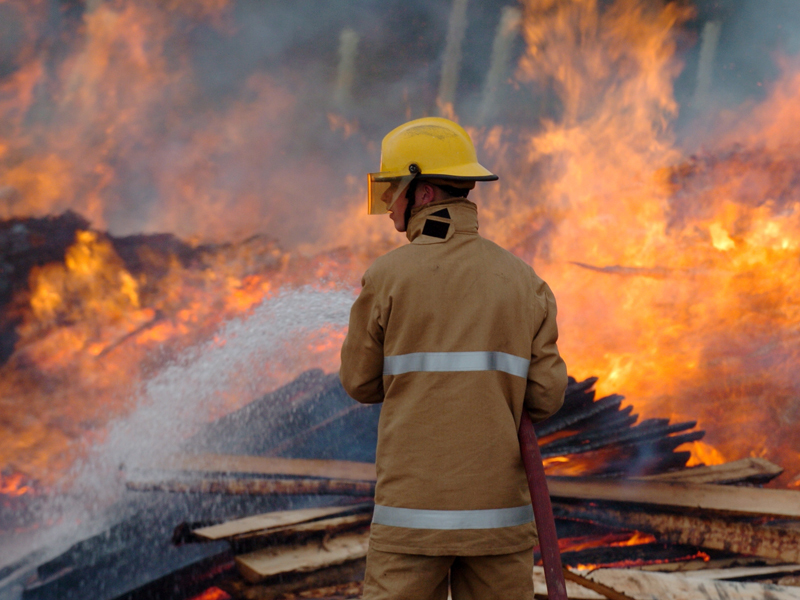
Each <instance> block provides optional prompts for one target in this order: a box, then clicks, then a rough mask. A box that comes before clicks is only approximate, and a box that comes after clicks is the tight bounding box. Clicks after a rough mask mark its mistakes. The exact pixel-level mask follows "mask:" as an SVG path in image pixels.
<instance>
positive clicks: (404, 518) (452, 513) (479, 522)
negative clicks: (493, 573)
mask: <svg viewBox="0 0 800 600" xmlns="http://www.w3.org/2000/svg"><path fill="white" fill-rule="evenodd" d="M531 521H533V507H532V506H531V505H530V504H526V505H525V506H515V507H514V508H490V509H484V510H420V509H415V508H397V507H394V506H381V505H380V504H376V505H375V512H374V513H373V517H372V522H373V523H377V524H379V525H391V526H392V527H407V528H409V529H495V528H497V527H514V526H516V525H525V524H526V523H530V522H531Z"/></svg>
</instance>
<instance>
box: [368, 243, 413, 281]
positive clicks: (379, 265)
mask: <svg viewBox="0 0 800 600" xmlns="http://www.w3.org/2000/svg"><path fill="white" fill-rule="evenodd" d="M415 250H416V248H413V247H412V245H411V244H406V245H404V246H400V247H399V248H395V249H394V250H391V251H390V252H387V253H386V254H384V255H383V256H379V257H378V258H376V259H375V261H374V262H373V263H372V264H371V265H370V266H369V268H368V269H367V273H366V275H365V277H368V278H369V279H371V280H373V281H375V282H378V281H381V280H382V279H383V278H384V277H385V276H386V275H387V274H389V273H396V272H397V268H398V266H401V265H403V264H404V263H407V262H408V261H411V260H412V258H411V256H410V255H411V254H412V253H413V252H414V251H415Z"/></svg>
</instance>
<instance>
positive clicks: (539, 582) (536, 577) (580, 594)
mask: <svg viewBox="0 0 800 600" xmlns="http://www.w3.org/2000/svg"><path fill="white" fill-rule="evenodd" d="M566 584H567V598H569V600H607V597H606V596H603V595H602V594H598V593H597V592H595V591H592V590H590V589H589V588H586V587H583V586H582V585H579V584H577V583H574V582H572V581H569V580H567V581H566ZM533 596H534V598H547V583H546V582H545V579H544V568H543V567H533Z"/></svg>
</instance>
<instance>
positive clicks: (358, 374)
mask: <svg viewBox="0 0 800 600" xmlns="http://www.w3.org/2000/svg"><path fill="white" fill-rule="evenodd" d="M361 286H362V288H361V293H360V294H359V296H358V299H356V301H355V303H354V304H353V307H352V308H351V309H350V327H349V329H348V330H347V337H346V338H345V340H344V344H342V366H341V368H340V369H339V378H340V379H341V380H342V386H343V387H344V389H345V391H346V392H347V393H348V395H349V396H350V397H351V398H353V399H354V400H357V401H358V402H362V403H364V404H375V403H377V402H383V328H382V327H381V325H380V306H379V303H378V300H377V297H376V294H375V287H374V286H373V284H372V282H371V281H370V277H369V272H367V273H366V274H365V275H364V278H363V279H362V280H361Z"/></svg>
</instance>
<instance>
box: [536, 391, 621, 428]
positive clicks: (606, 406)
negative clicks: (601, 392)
mask: <svg viewBox="0 0 800 600" xmlns="http://www.w3.org/2000/svg"><path fill="white" fill-rule="evenodd" d="M624 399H625V398H624V396H619V395H617V394H614V395H612V396H606V397H605V398H601V399H600V400H597V401H596V402H592V403H590V404H588V405H586V406H583V407H581V408H578V409H568V408H567V407H566V403H565V406H564V407H562V408H561V410H560V411H559V412H557V413H556V414H555V416H553V417H551V418H550V419H547V420H546V421H544V422H543V423H542V424H541V426H540V427H539V428H538V429H537V430H536V432H537V433H536V434H537V436H539V437H544V436H547V435H550V434H552V433H556V432H557V431H560V430H562V429H566V428H567V427H574V426H575V425H577V424H578V423H580V422H581V421H586V420H588V419H591V418H592V417H596V416H597V415H599V414H601V413H603V412H605V411H608V412H614V411H617V410H619V407H620V405H621V404H622V401H623V400H624Z"/></svg>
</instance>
